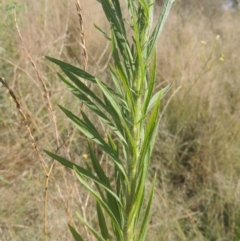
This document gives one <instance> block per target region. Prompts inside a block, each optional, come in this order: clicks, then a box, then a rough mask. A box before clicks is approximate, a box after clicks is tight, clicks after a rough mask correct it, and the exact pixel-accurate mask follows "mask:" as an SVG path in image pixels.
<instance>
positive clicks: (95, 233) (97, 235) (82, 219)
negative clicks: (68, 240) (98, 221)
mask: <svg viewBox="0 0 240 241" xmlns="http://www.w3.org/2000/svg"><path fill="white" fill-rule="evenodd" d="M77 216H78V218H79V219H80V220H81V221H82V223H83V224H84V225H85V226H86V227H87V228H88V230H89V231H90V232H91V233H92V234H93V235H94V236H95V237H96V238H97V240H98V241H106V240H105V239H104V238H103V237H102V235H101V234H100V233H99V232H97V231H96V230H95V229H94V228H93V227H92V226H91V225H90V224H89V223H88V222H87V220H85V219H84V218H83V216H82V215H81V214H80V213H79V212H77Z"/></svg>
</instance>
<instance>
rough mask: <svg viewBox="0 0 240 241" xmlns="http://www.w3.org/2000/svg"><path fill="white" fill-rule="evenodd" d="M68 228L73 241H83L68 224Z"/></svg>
mask: <svg viewBox="0 0 240 241" xmlns="http://www.w3.org/2000/svg"><path fill="white" fill-rule="evenodd" d="M68 227H69V229H70V231H71V233H72V236H73V237H74V239H75V241H84V239H83V238H82V237H81V235H80V234H79V233H78V232H77V231H76V230H75V229H74V228H73V227H72V226H71V225H70V224H68Z"/></svg>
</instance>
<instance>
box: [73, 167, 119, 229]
mask: <svg viewBox="0 0 240 241" xmlns="http://www.w3.org/2000/svg"><path fill="white" fill-rule="evenodd" d="M74 170H75V173H76V175H77V178H78V180H79V181H80V182H81V183H82V184H83V185H84V186H85V187H86V188H87V189H88V191H89V192H90V193H91V194H92V195H93V197H94V198H95V200H96V201H97V202H98V204H99V205H100V206H101V207H102V208H103V209H104V210H105V211H106V213H107V214H108V215H109V217H110V219H111V221H112V222H113V224H114V226H115V227H116V229H117V232H118V233H119V234H121V226H120V223H119V222H120V220H117V218H116V216H115V215H114V213H113V212H112V210H111V209H110V206H109V204H108V203H106V202H105V201H104V200H102V198H101V197H99V195H98V194H97V193H96V191H95V190H94V189H93V188H92V187H91V185H89V184H88V183H87V182H86V181H85V179H84V178H83V176H82V174H81V172H79V171H78V169H76V168H74Z"/></svg>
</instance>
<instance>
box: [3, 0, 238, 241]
mask: <svg viewBox="0 0 240 241" xmlns="http://www.w3.org/2000/svg"><path fill="white" fill-rule="evenodd" d="M81 4H82V14H83V21H84V23H83V24H84V31H85V40H86V47H87V52H88V58H89V61H88V66H87V70H88V71H89V72H91V73H92V74H96V75H98V76H99V77H100V78H102V79H104V80H106V82H108V83H109V80H110V78H109V73H108V71H107V69H106V65H107V64H108V62H109V61H111V59H110V46H108V44H107V43H106V41H105V39H104V38H103V37H102V36H101V35H100V34H99V33H98V31H97V30H95V29H94V27H93V24H94V23H97V24H98V25H99V26H101V27H103V28H106V29H107V25H106V22H105V19H104V17H103V14H102V11H101V8H100V6H99V4H98V3H97V2H96V1H95V0H82V1H81ZM226 4H227V1H225V2H222V1H221V0H219V1H218V0H202V1H198V0H176V2H175V4H174V7H173V10H172V12H171V14H170V17H169V19H168V21H167V24H166V27H165V29H164V31H163V34H162V36H161V38H160V41H159V45H158V72H157V74H158V86H157V88H158V89H159V88H161V87H162V86H165V85H167V84H169V83H173V87H172V89H171V92H170V93H169V94H168V96H167V97H166V98H165V99H164V100H163V103H162V113H163V117H162V121H161V125H160V129H159V135H158V141H157V144H156V146H155V151H154V154H153V157H152V165H151V170H150V173H151V174H152V173H154V172H157V174H158V182H157V185H156V188H155V196H154V202H153V208H152V219H151V223H150V226H149V235H148V238H147V240H154V241H155V240H156V241H158V240H164V241H178V240H179V241H183V240H186V241H237V240H239V239H238V238H237V237H236V236H235V232H236V230H237V229H238V230H239V229H240V226H238V223H239V222H240V218H239V212H240V175H239V173H240V161H239V159H240V148H239V145H240V122H239V116H240V108H239V107H240V95H239V89H240V80H239V75H240V68H239V63H240V55H239V43H240V28H239V21H240V12H239V10H237V8H236V9H235V8H234V7H231V8H228V10H226ZM160 6H161V1H158V7H157V9H156V13H158V12H159V10H160ZM14 12H16V22H15V20H14ZM0 13H1V18H0V60H1V61H0V77H3V78H4V79H5V80H6V82H7V83H8V84H9V86H10V87H11V89H12V90H14V92H15V94H16V95H17V96H18V97H19V100H20V103H21V108H22V110H23V112H24V114H25V115H26V117H27V120H28V125H29V127H30V128H31V130H32V133H33V136H34V139H35V142H36V143H37V145H38V148H39V149H40V152H41V153H42V150H43V149H48V150H50V151H55V150H56V145H57V144H56V143H57V140H56V138H55V131H54V123H53V122H52V119H51V113H50V112H49V111H48V108H47V104H46V98H45V96H44V93H43V90H42V87H41V84H40V82H39V75H38V74H40V76H41V78H42V79H43V80H44V82H45V83H46V85H47V88H48V90H49V95H50V99H51V103H52V105H53V113H54V114H55V115H56V118H57V130H58V134H59V141H60V143H62V142H63V141H64V140H66V139H67V141H66V142H65V144H64V145H63V146H62V148H61V150H60V152H61V153H62V154H63V155H65V156H67V157H69V158H72V160H74V161H75V162H76V163H78V164H81V165H84V164H83V163H85V162H86V161H87V160H88V156H87V155H88V153H87V152H86V143H85V139H84V138H83V137H82V136H81V135H80V134H79V133H78V132H75V131H74V129H73V127H72V126H71V124H70V123H69V122H68V120H67V119H66V118H65V117H64V116H63V115H62V113H61V112H60V110H59V109H58V107H57V104H62V105H64V106H66V107H67V108H70V109H71V108H72V109H79V108H80V103H77V102H76V101H75V99H74V97H73V96H71V95H70V94H69V92H68V90H67V89H66V88H65V86H63V84H62V83H60V81H59V79H58V77H57V76H56V71H57V69H55V68H54V66H53V65H51V64H50V63H49V62H48V61H46V60H45V59H44V56H45V55H49V56H52V57H55V58H60V59H62V60H64V61H68V62H70V63H72V64H75V65H77V66H82V61H83V57H82V48H81V46H80V44H79V42H80V34H79V30H78V28H79V22H78V21H79V19H78V15H77V12H76V9H75V2H74V1H63V0H58V1H57V0H52V1H48V0H41V1H31V0H25V1H23V0H19V1H18V3H17V5H16V6H15V5H14V3H13V2H11V1H9V0H2V1H1V2H0ZM16 24H17V25H18V26H19V30H20V34H21V36H22V41H21V40H20V38H19V35H18V32H17V29H16ZM23 47H24V48H23ZM24 49H25V50H24ZM26 51H27V53H26ZM31 62H34V63H35V65H36V68H34V67H33V66H32V63H31ZM109 84H111V83H109ZM96 125H97V126H98V127H99V128H100V129H101V130H102V131H103V133H104V132H106V131H107V130H105V129H104V126H102V124H101V122H100V121H99V120H96ZM69 133H72V135H71V136H70V137H69V138H68V136H69ZM96 151H98V150H96ZM98 154H99V156H100V157H101V158H102V165H104V166H105V168H106V171H107V172H108V173H109V175H111V172H112V169H111V166H109V162H108V161H107V159H106V157H105V156H102V153H100V151H99V153H98ZM42 155H43V156H44V154H43V153H42ZM44 159H45V162H46V164H47V165H49V166H50V165H51V162H52V161H51V160H50V159H49V158H48V157H46V156H44ZM147 185H149V183H147ZM44 188H45V175H44V172H43V171H42V169H41V166H40V163H39V160H38V157H37V156H36V154H35V152H34V150H33V148H32V144H31V140H30V138H29V136H28V134H27V132H26V129H25V127H24V125H23V124H22V122H21V117H20V116H19V114H18V112H17V110H16V107H15V104H14V102H13V101H12V99H11V97H10V96H9V94H8V91H7V90H6V89H5V88H4V87H3V86H2V85H0V203H1V205H0V240H1V241H8V240H9V241H10V240H13V241H20V240H43V207H44V205H43V204H44ZM48 190H49V191H48V196H49V199H48V212H47V226H48V235H49V240H72V238H71V235H70V233H69V231H68V228H67V223H68V222H71V223H75V225H76V226H77V227H78V228H79V230H81V229H82V228H81V226H78V221H77V220H76V215H75V210H80V211H81V212H83V213H84V214H85V215H86V216H87V217H89V219H90V222H91V223H93V224H94V222H95V221H94V220H95V213H94V208H92V207H93V205H95V204H94V203H93V202H92V200H91V199H89V198H88V196H87V193H86V192H85V190H84V189H83V188H82V187H81V186H79V184H78V183H77V181H76V179H75V177H74V175H73V174H72V173H71V172H70V171H68V170H66V169H64V168H62V167H61V166H60V165H58V164H56V165H55V166H54V168H53V171H52V173H51V176H50V179H49V187H48ZM82 232H85V230H82ZM86 237H88V236H87V233H86ZM87 240H93V239H90V238H89V237H88V238H87Z"/></svg>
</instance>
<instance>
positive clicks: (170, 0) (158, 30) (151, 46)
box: [147, 0, 175, 58]
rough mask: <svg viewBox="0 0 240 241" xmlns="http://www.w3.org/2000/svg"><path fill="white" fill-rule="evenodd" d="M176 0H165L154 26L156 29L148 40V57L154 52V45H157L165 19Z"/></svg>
mask: <svg viewBox="0 0 240 241" xmlns="http://www.w3.org/2000/svg"><path fill="white" fill-rule="evenodd" d="M174 1H175V0H165V1H164V4H163V7H162V10H161V13H160V16H159V18H158V21H157V25H156V27H155V28H154V31H153V33H152V35H151V37H150V41H149V42H148V53H147V54H148V58H150V56H151V53H152V51H153V49H154V47H155V46H156V42H157V40H158V38H159V36H160V34H161V32H162V30H163V26H164V24H165V21H166V19H167V17H168V14H169V12H170V9H171V7H172V4H173V2H174Z"/></svg>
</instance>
